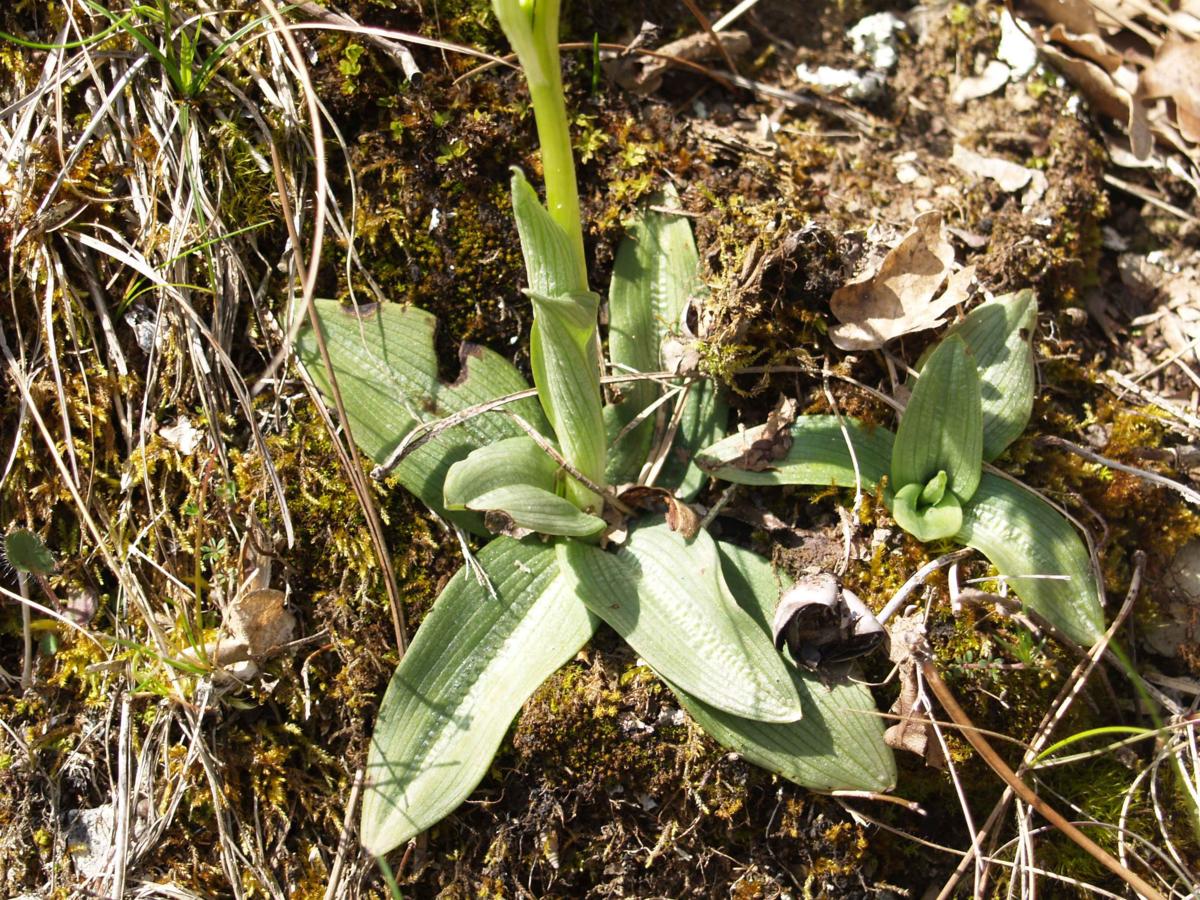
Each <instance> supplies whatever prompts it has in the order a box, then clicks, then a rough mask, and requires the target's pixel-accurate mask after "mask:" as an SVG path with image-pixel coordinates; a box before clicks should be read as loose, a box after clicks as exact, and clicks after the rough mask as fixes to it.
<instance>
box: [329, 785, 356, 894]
mask: <svg viewBox="0 0 1200 900" xmlns="http://www.w3.org/2000/svg"><path fill="white" fill-rule="evenodd" d="M362 786H363V770H362V769H361V768H360V769H359V770H358V771H357V772H355V773H354V785H353V787H351V788H350V799H349V800H348V801H346V815H345V817H344V818H343V819H342V834H341V837H339V838H338V848H337V856H335V857H334V859H333V866H332V867H331V868H330V870H329V884H327V885H326V886H325V897H324V900H333V898H334V897H336V896H337V889H338V885H339V884H340V882H341V880H342V869H344V868H345V866H346V854H347V853H348V852H349V850H350V843H351V835H352V834H353V833H354V828H353V823H354V814H355V813H356V812H357V811H358V798H359V796H360V795H361V794H362Z"/></svg>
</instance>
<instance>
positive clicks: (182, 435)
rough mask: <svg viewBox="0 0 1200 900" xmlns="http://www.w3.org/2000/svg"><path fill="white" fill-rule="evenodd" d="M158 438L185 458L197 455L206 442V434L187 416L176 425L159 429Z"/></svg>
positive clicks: (177, 420)
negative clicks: (197, 449)
mask: <svg viewBox="0 0 1200 900" xmlns="http://www.w3.org/2000/svg"><path fill="white" fill-rule="evenodd" d="M158 436H159V437H160V438H162V439H163V440H164V441H166V442H167V443H168V444H170V445H171V446H172V447H174V448H175V449H176V450H178V451H179V452H180V453H182V454H183V455H184V456H191V455H192V454H193V453H195V452H196V448H197V447H199V446H200V442H201V441H202V440H204V432H202V431H201V430H200V429H199V428H197V427H196V426H195V425H193V424H192V420H191V419H189V418H188V417H187V416H180V417H179V418H178V419H176V420H175V422H174V424H172V425H167V426H165V427H163V428H160V429H158Z"/></svg>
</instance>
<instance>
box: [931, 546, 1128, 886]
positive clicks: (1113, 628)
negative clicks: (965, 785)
mask: <svg viewBox="0 0 1200 900" xmlns="http://www.w3.org/2000/svg"><path fill="white" fill-rule="evenodd" d="M1145 563H1146V555H1145V554H1144V553H1142V552H1141V551H1138V552H1137V553H1136V554H1135V555H1134V571H1133V578H1132V579H1131V580H1130V584H1129V591H1128V593H1126V595H1125V602H1124V603H1123V604H1121V609H1120V611H1118V613H1117V615H1116V617H1115V618H1114V619H1113V621H1112V624H1111V625H1109V626H1108V630H1107V631H1105V632H1104V636H1103V637H1102V638H1100V640H1099V641H1097V642H1096V645H1095V646H1094V647H1092V649H1091V650H1089V651H1088V652H1087V654H1086V655H1085V656H1084V657H1083V659H1081V660H1080V661H1079V663H1078V664H1077V665H1076V666H1075V668H1074V669H1073V670H1072V671H1071V674H1070V675H1069V676H1068V677H1067V679H1066V680H1065V681H1064V682H1063V686H1062V688H1061V689H1060V690H1059V692H1058V696H1057V697H1055V698H1054V701H1053V702H1052V703H1051V704H1050V711H1049V712H1048V713H1047V714H1046V715H1045V717H1044V718H1043V719H1042V721H1041V723H1040V724H1039V725H1038V730H1037V733H1036V734H1035V735H1034V737H1033V740H1032V741H1030V743H1029V747H1028V749H1027V750H1026V751H1025V757H1024V759H1022V761H1021V765H1020V768H1019V769H1018V773H1020V774H1024V773H1025V772H1026V771H1028V770H1029V769H1030V768H1031V767H1032V766H1033V765H1034V763H1036V761H1037V754H1039V753H1040V752H1041V751H1042V748H1043V747H1044V746H1045V744H1046V741H1048V740H1049V739H1050V735H1051V734H1053V733H1054V729H1055V728H1056V727H1057V726H1058V724H1059V722H1061V721H1062V719H1063V718H1064V717H1065V716H1066V714H1067V710H1068V709H1070V707H1071V704H1072V703H1074V701H1075V698H1076V697H1077V696H1078V695H1079V694H1080V693H1081V692H1082V691H1083V688H1084V686H1085V685H1086V684H1087V682H1088V678H1089V677H1090V676H1091V673H1092V671H1093V670H1094V669H1095V668H1096V665H1097V664H1098V663H1099V661H1100V659H1101V658H1102V657H1103V656H1104V651H1105V650H1106V649H1107V647H1108V643H1109V641H1111V640H1112V638H1113V635H1115V634H1116V633H1117V631H1118V630H1119V629H1120V628H1121V626H1122V625H1123V624H1124V622H1125V619H1126V617H1127V616H1128V615H1129V614H1130V612H1132V611H1133V604H1134V601H1135V600H1136V599H1137V596H1138V593H1139V591H1140V588H1141V577H1142V571H1143V569H1144V568H1145ZM977 731H978V729H977ZM1012 798H1013V791H1012V789H1011V788H1007V789H1005V791H1004V794H1003V795H1001V797H1000V799H999V800H998V801H997V802H996V806H995V807H994V808H993V809H992V812H991V815H989V816H988V818H987V821H986V822H984V823H983V828H981V829H980V833H981V834H984V835H986V834H987V833H989V832H990V831H991V830H992V829H993V828H995V827H996V823H997V822H999V821H1000V817H1001V816H1002V815H1003V814H1004V811H1005V810H1006V809H1007V808H1008V804H1009V803H1010V802H1012ZM973 856H974V848H972V849H971V850H969V851H967V855H966V856H965V857H964V858H963V860H962V861H961V862H960V863H959V866H958V868H957V869H955V871H954V872H953V873H952V874H951V875H950V878H949V879H947V881H946V883H945V884H944V885H943V886H942V890H941V893H940V894H938V898H937V900H947V898H949V897H950V896H951V895H952V894H953V893H954V889H955V887H956V886H957V884H958V882H959V880H960V879H961V878H962V877H963V875H965V874H966V871H967V868H968V867H969V866H970V865H971V857H973Z"/></svg>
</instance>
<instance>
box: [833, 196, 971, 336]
mask: <svg viewBox="0 0 1200 900" xmlns="http://www.w3.org/2000/svg"><path fill="white" fill-rule="evenodd" d="M953 264H954V248H953V247H952V246H951V245H950V241H949V239H948V237H947V234H946V229H945V228H944V227H943V225H942V214H941V213H940V212H936V211H935V212H928V213H923V214H922V215H920V216H918V217H917V220H916V222H915V223H914V225H913V228H912V230H911V231H909V232H908V233H907V234H906V235H904V237H903V238H902V239H901V241H900V243H899V244H898V245H897V246H896V247H895V248H894V249H893V250H892V251H891V252H889V253H888V254H887V256H886V257H884V260H883V263H882V264H881V265H880V266H879V270H878V271H877V272H875V273H874V274H872V275H869V276H866V277H862V278H859V279H856V280H854V281H851V282H850V283H848V284H845V285H843V286H842V287H840V288H838V289H837V290H836V291H834V292H833V297H832V298H831V299H830V301H829V308H830V310H831V311H832V312H833V314H834V315H835V316H836V317H837V318H838V320H839V321H840V322H841V324H840V325H834V326H833V327H832V328H830V329H829V336H830V338H832V340H833V343H834V345H835V346H837V347H838V348H839V349H842V350H874V349H877V348H879V347H882V346H883V345H884V344H885V343H887V342H888V341H890V340H892V339H893V338H897V337H900V336H901V335H904V334H909V333H911V332H914V331H924V330H926V329H928V328H936V327H937V326H938V325H941V324H942V322H943V319H942V316H943V315H944V314H945V312H946V311H947V310H949V309H951V308H952V307H954V306H955V305H956V304H957V303H960V302H962V300H963V299H965V298H964V293H965V288H966V286H967V285H969V283H970V281H971V279H973V278H974V270H973V269H970V268H968V269H963V270H962V271H961V272H960V273H958V277H957V278H956V280H955V282H954V284H953V286H954V290H953V291H951V290H947V291H946V292H945V293H943V294H942V296H941V297H939V298H937V299H934V295H935V294H936V293H937V292H938V290H939V289H940V288H941V287H942V285H943V284H945V283H946V279H947V278H948V277H950V272H951V267H952V266H953Z"/></svg>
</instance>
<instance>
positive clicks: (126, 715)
mask: <svg viewBox="0 0 1200 900" xmlns="http://www.w3.org/2000/svg"><path fill="white" fill-rule="evenodd" d="M129 707H130V700H129V694H128V693H122V694H121V725H120V728H119V730H118V732H117V810H116V816H117V822H116V825H117V834H116V848H115V852H114V854H113V875H112V887H111V888H110V893H111V894H112V896H113V897H124V896H125V871H126V868H127V867H128V865H129V819H130V815H131V809H130V803H129V757H130V756H131V755H132V754H133V743H132V742H131V740H130V711H129Z"/></svg>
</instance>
